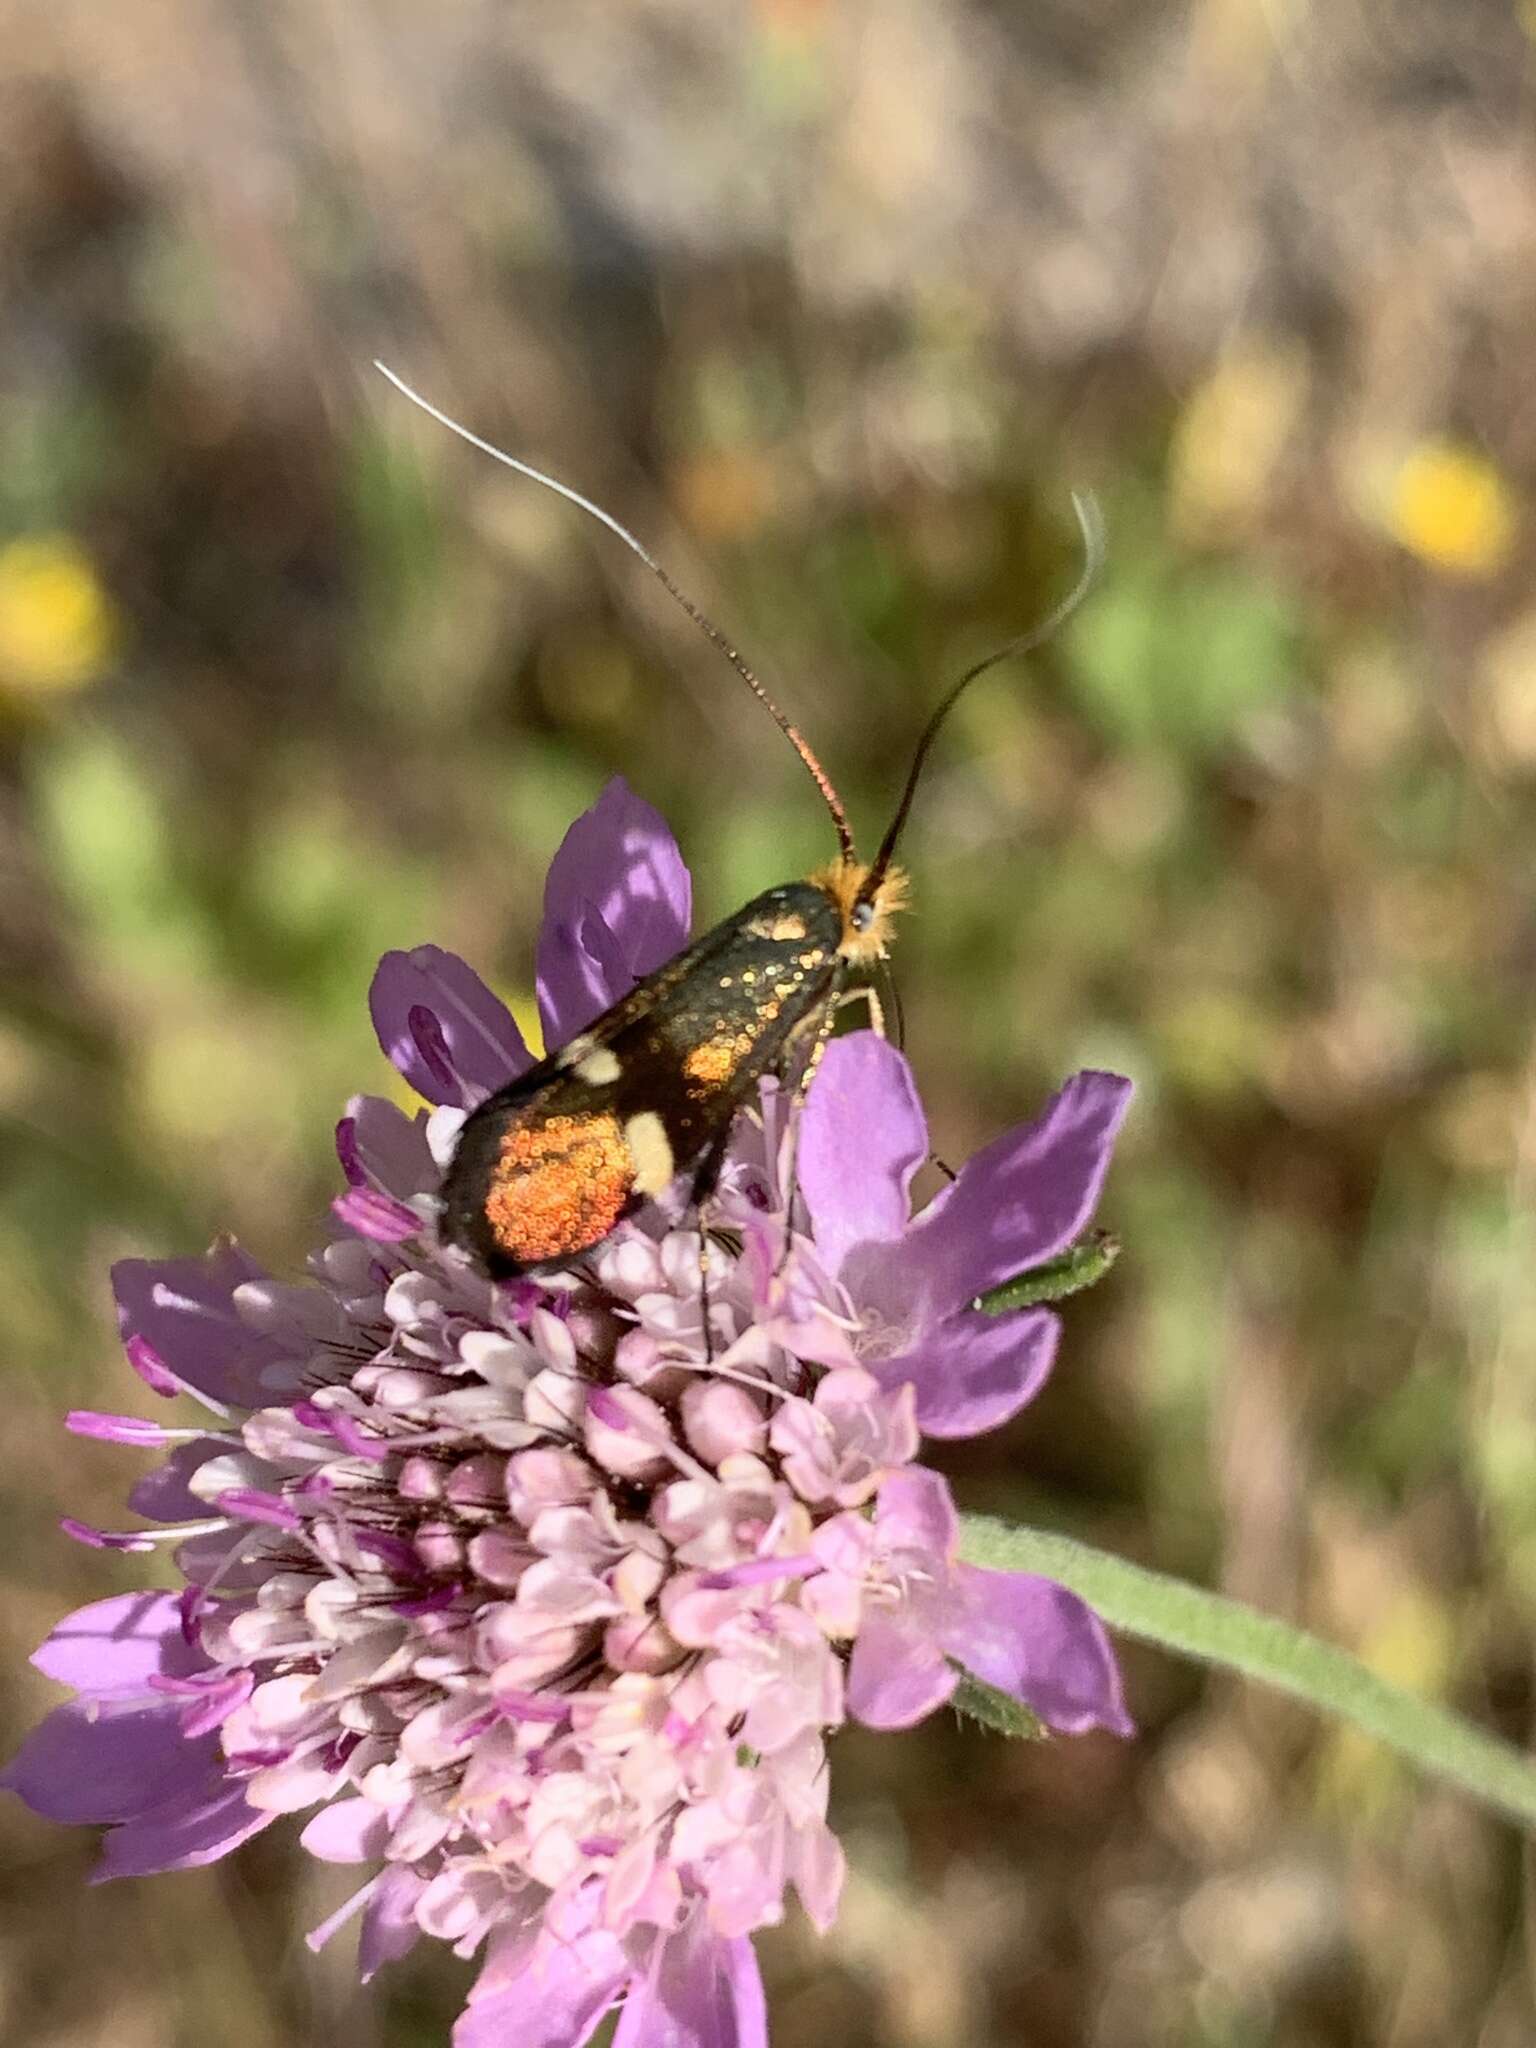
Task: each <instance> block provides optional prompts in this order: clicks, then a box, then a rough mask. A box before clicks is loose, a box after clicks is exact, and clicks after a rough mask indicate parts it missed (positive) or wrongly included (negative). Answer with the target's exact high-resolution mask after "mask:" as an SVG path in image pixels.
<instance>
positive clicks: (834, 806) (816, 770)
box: [373, 358, 853, 860]
mask: <svg viewBox="0 0 1536 2048" xmlns="http://www.w3.org/2000/svg"><path fill="white" fill-rule="evenodd" d="M373 367H374V368H375V369H376V370H377V371H378V372H379V374H380V375H381V376H384V377H387V378H388V379H389V381H390V383H391V384H393V385H394V387H395V389H396V390H397V391H398V392H399V393H400V395H401V396H402V397H403V398H408V399H409V400H410V401H411V403H412V405H414V406H419V407H420V409H421V410H422V411H423V412H424V413H425V414H426V415H427V417H428V418H429V419H434V420H436V421H437V423H438V425H439V426H441V427H446V428H447V429H448V431H449V433H450V434H457V435H458V437H459V439H460V440H461V441H467V442H468V443H469V445H470V447H471V448H478V449H479V450H480V453H481V454H482V455H489V456H490V458H491V460H492V461H493V462H500V463H502V464H504V465H505V467H506V468H508V469H515V470H516V471H517V473H518V475H519V476H525V477H527V478H528V479H529V480H530V481H531V482H533V483H536V484H542V485H543V486H544V488H545V490H546V491H553V492H554V493H555V495H556V497H559V498H564V499H565V500H566V501H567V503H568V504H572V505H575V506H576V507H577V509H578V510H580V511H582V512H585V513H587V514H588V515H589V516H590V517H591V518H593V519H595V520H597V521H598V522H599V524H600V525H603V526H606V527H607V529H608V531H609V532H610V533H611V534H614V535H616V536H617V537H618V539H620V540H621V541H623V543H624V545H625V547H627V548H628V549H629V551H630V552H631V554H635V555H638V556H639V558H640V560H641V561H642V562H644V564H645V566H646V567H647V569H649V570H650V572H651V574H652V575H653V576H654V577H655V578H656V580H657V582H658V583H660V585H661V587H662V589H663V590H665V591H666V593H667V595H668V596H669V597H670V598H672V599H673V600H674V602H675V603H677V604H680V605H681V606H682V608H683V610H684V611H685V612H686V613H687V614H688V616H689V618H690V619H692V621H693V623H694V624H695V625H696V626H697V627H698V629H699V631H700V632H701V633H702V634H703V635H704V637H705V639H707V640H709V641H710V642H711V643H712V644H713V645H714V646H715V647H717V648H718V649H719V650H720V652H721V653H722V654H723V655H724V656H725V658H726V660H727V661H728V662H729V663H730V664H731V667H732V668H733V669H735V671H736V673H737V675H739V676H740V677H741V680H742V681H743V682H744V683H745V684H746V686H747V688H748V689H749V690H750V691H751V692H752V694H753V696H754V697H756V698H757V700H758V702H759V703H760V704H761V705H762V706H763V707H764V709H765V710H766V711H767V712H768V713H769V715H770V716H771V717H772V718H773V720H774V722H775V724H776V725H777V726H778V728H779V730H780V732H782V733H783V735H784V737H785V739H787V740H788V741H789V743H790V745H791V746H792V747H793V748H794V750H795V752H796V753H797V754H798V755H799V756H800V759H801V760H802V761H803V762H804V763H805V766H806V770H807V772H808V773H809V775H810V777H811V780H812V781H813V782H814V783H815V784H816V787H817V788H818V789H819V790H820V792H821V798H822V802H823V803H824V804H825V805H826V807H827V809H828V810H829V811H830V812H831V813H832V825H833V829H834V830H835V831H836V833H837V838H838V844H839V845H840V846H841V848H842V850H843V858H844V860H852V858H853V834H852V832H851V831H850V830H849V827H848V814H847V812H846V811H845V810H844V809H843V800H842V798H841V797H840V796H839V795H838V793H837V791H836V790H835V789H834V788H833V787H832V782H831V778H830V777H829V776H828V774H827V771H826V770H825V769H824V768H823V767H822V765H821V763H820V762H819V761H818V760H817V758H816V756H815V755H814V754H813V753H812V752H811V749H810V746H809V744H808V743H807V741H806V740H805V738H804V736H803V735H802V733H801V732H800V730H799V728H798V727H797V726H795V725H794V724H792V723H791V721H790V720H789V719H787V718H786V717H785V716H784V713H783V712H782V711H781V710H780V709H779V707H778V705H777V704H775V703H774V701H773V699H772V698H771V697H770V696H769V694H768V692H767V691H766V690H765V689H764V688H763V685H762V684H761V683H760V682H759V681H758V679H757V677H756V676H755V675H754V674H753V673H752V670H751V669H750V668H749V667H748V666H747V664H746V662H745V661H744V660H743V659H742V657H741V656H740V655H739V654H738V653H737V651H736V649H735V648H734V647H733V646H732V644H731V642H730V641H729V640H728V639H727V638H726V637H725V635H724V634H723V633H722V632H721V631H720V628H719V627H718V626H717V625H716V624H715V623H714V621H713V620H712V619H710V618H709V617H707V616H706V614H705V613H703V612H702V611H700V609H699V607H698V606H697V605H696V604H695V603H694V602H693V599H692V598H691V597H689V596H688V595H687V594H686V592H684V591H682V590H680V589H679V588H678V586H677V585H676V584H675V583H674V582H673V581H672V578H671V577H670V576H669V575H668V574H667V572H666V570H665V569H663V567H662V566H661V564H660V562H658V561H657V560H656V558H655V556H654V555H652V554H651V553H650V552H649V550H648V549H646V548H644V547H642V546H641V544H640V542H639V541H637V540H636V539H635V536H634V535H633V534H632V533H631V532H630V531H629V528H628V527H627V526H621V525H620V524H619V522H618V520H617V519H615V518H614V516H613V514H612V513H611V512H605V511H604V510H603V508H602V506H601V505H594V504H593V502H592V500H591V499H590V498H584V497H583V496H582V495H581V493H580V491H575V490H572V488H571V486H570V485H569V484H563V483H561V481H560V479H559V478H558V477H554V476H546V475H545V474H544V471H543V470H542V469H535V468H534V466H533V464H532V463H531V462H522V461H520V460H519V459H518V457H517V456H515V455H509V454H508V453H507V452H506V450H505V449H504V448H498V447H496V445H495V444H494V442H491V441H484V440H482V439H481V437H480V436H479V435H478V434H476V433H472V432H471V431H470V429H469V428H468V427H466V426H464V425H463V424H462V423H461V422H460V421H458V420H456V419H451V418H450V417H449V416H448V414H447V413H445V412H443V411H441V410H440V409H439V408H438V407H437V406H435V405H434V404H433V403H432V401H431V400H430V399H429V398H423V397H422V395H421V393H420V392H419V391H413V390H412V388H411V386H410V385H409V384H407V383H406V381H405V379H404V378H403V377H398V376H396V374H395V372H394V371H393V370H392V369H391V368H390V367H389V365H388V364H387V363H381V362H379V361H378V359H377V358H375V360H374V365H373Z"/></svg>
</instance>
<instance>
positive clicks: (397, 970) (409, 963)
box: [368, 946, 531, 1105]
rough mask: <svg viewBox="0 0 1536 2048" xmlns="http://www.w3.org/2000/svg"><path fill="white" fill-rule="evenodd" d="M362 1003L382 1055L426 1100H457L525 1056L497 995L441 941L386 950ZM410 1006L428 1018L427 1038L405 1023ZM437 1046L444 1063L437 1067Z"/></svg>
mask: <svg viewBox="0 0 1536 2048" xmlns="http://www.w3.org/2000/svg"><path fill="white" fill-rule="evenodd" d="M368 1009H369V1013H370V1015H371V1016H372V1018H373V1028H374V1030H375V1031H376V1032H377V1033H378V1039H379V1044H380V1045H381V1046H382V1047H383V1048H384V1055H385V1058H386V1059H388V1060H389V1061H390V1062H391V1064H392V1065H393V1066H394V1067H395V1068H397V1069H398V1071H399V1072H400V1073H401V1074H403V1075H404V1077H405V1079H406V1080H407V1081H409V1082H410V1084H411V1086H412V1087H413V1088H414V1089H415V1090H416V1093H417V1094H418V1095H420V1096H422V1097H423V1098H424V1099H425V1100H426V1101H428V1102H452V1103H454V1104H456V1105H457V1104H459V1103H462V1102H463V1101H464V1099H465V1096H464V1090H463V1088H462V1087H460V1086H456V1085H455V1083H467V1084H468V1086H469V1088H470V1090H471V1092H472V1094H473V1095H474V1096H475V1097H478V1096H480V1095H485V1094H490V1093H491V1092H492V1091H493V1090H494V1089H497V1088H501V1087H504V1086H505V1085H506V1083H507V1082H508V1081H511V1080H515V1079H516V1077H517V1076H518V1075H519V1074H521V1073H522V1072H524V1070H525V1069H526V1068H527V1067H528V1066H529V1065H530V1064H531V1061H530V1059H529V1054H528V1048H527V1046H526V1045H524V1043H523V1034H522V1033H521V1032H520V1031H519V1030H518V1028H517V1026H516V1024H514V1023H513V1021H512V1013H511V1011H510V1010H508V1008H507V1006H506V1004H505V1003H503V1002H500V1001H499V1000H498V999H497V998H496V997H495V996H493V995H492V994H491V992H490V990H489V989H488V988H487V987H486V985H485V983H484V982H483V981H482V980H481V979H480V977H479V975H478V974H476V973H475V971H474V969H473V968H472V967H468V966H466V965H465V963H464V962H463V961H462V960H461V959H460V958H459V956H458V954H457V953H445V952H444V951H443V949H442V947H441V946H413V947H412V948H411V950H410V952H409V953H386V954H385V955H384V958H383V959H382V960H381V961H380V962H379V964H378V968H377V970H376V972H375V974H374V977H373V986H372V987H371V988H370V989H369V991H368ZM413 1010H416V1011H422V1012H424V1013H425V1014H426V1016H427V1018H429V1019H430V1020H431V1023H432V1025H433V1027H434V1032H435V1035H434V1036H433V1037H432V1039H431V1040H430V1042H429V1041H428V1040H427V1038H426V1037H425V1035H424V1033H423V1031H422V1029H421V1028H420V1024H419V1020H418V1022H417V1028H415V1029H413V1028H412V1025H413V1019H412V1016H411V1012H412V1011H413ZM439 1048H445V1049H446V1056H447V1060H448V1062H449V1068H450V1070H451V1071H444V1070H443V1061H442V1056H441V1052H440V1050H439Z"/></svg>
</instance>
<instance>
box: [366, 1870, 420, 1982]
mask: <svg viewBox="0 0 1536 2048" xmlns="http://www.w3.org/2000/svg"><path fill="white" fill-rule="evenodd" d="M426 1888H427V1882H426V1879H425V1878H422V1877H418V1876H417V1875H416V1873H415V1871H414V1870H410V1869H407V1868H406V1867H405V1865H403V1864H392V1865H391V1866H390V1868H389V1869H388V1870H386V1871H385V1872H384V1873H383V1875H382V1876H381V1877H380V1879H379V1881H378V1884H377V1885H376V1886H375V1887H374V1891H373V1895H372V1897H371V1898H370V1899H369V1901H368V1904H367V1905H366V1906H365V1907H364V1909H363V1931H362V1934H361V1935H360V1936H359V1938H358V1944H357V1971H358V1975H359V1976H360V1977H361V1978H362V1980H363V1982H364V1983H365V1984H366V1983H367V1982H368V1981H369V1979H370V1978H371V1977H374V1976H376V1975H377V1974H378V1972H379V1971H380V1970H382V1969H383V1967H384V1965H385V1964H386V1963H394V1962H398V1961H399V1959H400V1957H401V1956H403V1955H407V1954H409V1952H410V1951H411V1949H412V1948H414V1947H415V1945H416V1940H417V1937H418V1936H419V1935H420V1933H421V1929H420V1927H419V1926H418V1925H417V1922H416V1901H417V1900H418V1899H419V1898H420V1897H421V1895H422V1893H423V1892H424V1891H425V1890H426Z"/></svg>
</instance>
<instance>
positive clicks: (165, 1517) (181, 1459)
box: [128, 1436, 229, 1522]
mask: <svg viewBox="0 0 1536 2048" xmlns="http://www.w3.org/2000/svg"><path fill="white" fill-rule="evenodd" d="M228 1448H229V1446H228V1445H227V1444H220V1443H215V1442H214V1441H213V1439H212V1438H211V1437H206V1436H199V1437H194V1438H193V1439H192V1441H191V1442H190V1443H185V1444H178V1445H177V1446H176V1448H175V1449H174V1450H173V1451H172V1452H171V1454H170V1456H169V1457H168V1458H165V1459H163V1460H162V1461H161V1463H160V1464H158V1465H156V1466H155V1467H154V1469H153V1470H152V1471H149V1472H146V1473H145V1474H144V1476H143V1477H142V1478H141V1479H136V1480H135V1481H134V1483H133V1485H132V1487H131V1488H130V1489H129V1493H128V1505H129V1507H131V1508H132V1509H133V1512H134V1513H135V1514H136V1515H143V1516H145V1517H146V1519H147V1520H149V1521H151V1522H195V1521H198V1520H199V1519H200V1518H201V1517H202V1516H204V1515H206V1514H207V1512H208V1503H207V1501H205V1500H199V1499H198V1497H197V1495H196V1494H195V1493H193V1492H192V1491H191V1488H190V1485H189V1481H190V1480H191V1478H192V1475H193V1473H194V1472H196V1471H197V1470H198V1468H199V1467H200V1466H202V1465H206V1464H207V1462H208V1460H209V1459H210V1458H216V1457H217V1456H218V1455H219V1453H220V1452H221V1451H226V1450H227V1449H228Z"/></svg>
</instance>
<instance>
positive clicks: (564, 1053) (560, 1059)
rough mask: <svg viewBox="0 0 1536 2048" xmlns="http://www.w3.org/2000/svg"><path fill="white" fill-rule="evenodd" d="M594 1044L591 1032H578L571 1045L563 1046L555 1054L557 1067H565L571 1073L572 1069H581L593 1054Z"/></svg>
mask: <svg viewBox="0 0 1536 2048" xmlns="http://www.w3.org/2000/svg"><path fill="white" fill-rule="evenodd" d="M593 1043H594V1040H593V1037H592V1034H591V1032H590V1031H578V1032H577V1034H576V1036H575V1037H574V1038H573V1039H572V1040H571V1041H570V1043H569V1044H568V1045H562V1046H561V1048H560V1050H559V1051H558V1052H557V1053H556V1054H555V1065H556V1066H557V1067H563V1068H564V1069H565V1071H566V1072H567V1073H569V1072H570V1070H571V1068H572V1067H579V1066H580V1065H581V1063H582V1061H583V1060H584V1059H585V1058H586V1057H587V1054H588V1053H589V1052H591V1050H592V1047H593Z"/></svg>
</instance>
